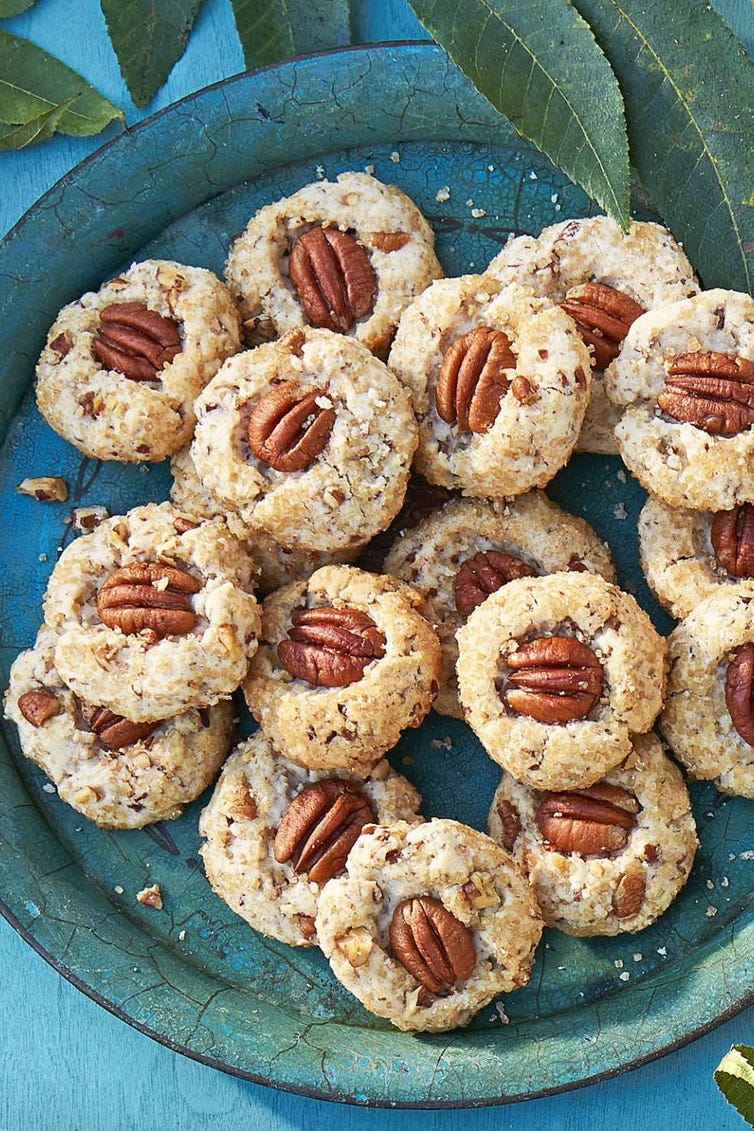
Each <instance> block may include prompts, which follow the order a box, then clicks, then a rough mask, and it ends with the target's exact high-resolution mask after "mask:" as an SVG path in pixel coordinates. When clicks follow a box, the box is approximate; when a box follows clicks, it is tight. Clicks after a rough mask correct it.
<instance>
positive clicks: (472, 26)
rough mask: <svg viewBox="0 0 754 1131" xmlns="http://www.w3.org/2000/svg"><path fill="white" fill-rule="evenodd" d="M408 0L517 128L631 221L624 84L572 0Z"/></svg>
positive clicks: (622, 218)
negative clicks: (618, 81)
mask: <svg viewBox="0 0 754 1131" xmlns="http://www.w3.org/2000/svg"><path fill="white" fill-rule="evenodd" d="M409 3H410V4H411V7H412V8H413V9H414V11H415V12H416V15H417V16H418V17H419V19H420V20H421V22H422V23H423V24H424V26H425V27H426V28H427V30H428V31H430V32H431V33H432V35H433V36H434V37H435V39H436V40H437V42H438V43H439V44H440V45H441V46H442V47H444V48H445V50H446V51H447V53H448V54H449V55H450V57H451V59H453V61H454V62H455V63H456V64H457V65H458V66H459V67H460V68H461V70H462V71H463V72H464V73H465V74H466V75H468V77H469V78H470V79H471V81H472V82H473V83H474V85H475V86H476V87H477V89H478V90H479V91H481V93H482V94H483V95H485V97H486V98H487V99H488V100H489V101H490V102H491V103H492V105H493V106H494V107H495V108H496V109H497V110H499V111H500V112H501V113H503V114H504V115H505V116H506V117H507V118H508V119H509V120H510V121H511V122H512V124H513V125H514V126H515V128H516V129H517V130H518V132H519V133H520V134H522V135H523V136H524V137H526V138H529V140H530V141H533V142H534V144H535V145H536V146H538V148H539V149H541V150H542V151H543V152H544V153H546V154H547V156H548V157H549V158H550V159H551V160H552V161H554V162H555V164H556V165H558V166H559V167H560V168H561V169H562V170H563V171H564V172H565V173H567V174H568V176H569V177H571V179H572V180H574V181H576V182H577V183H578V184H580V185H581V186H582V187H583V188H584V189H586V191H587V192H588V193H589V195H590V196H592V197H594V198H595V200H597V201H598V202H599V203H600V204H601V205H602V207H603V208H605V209H606V210H607V211H608V212H609V213H610V214H611V215H612V216H614V217H615V218H616V219H617V220H618V221H619V222H620V223H621V224H622V225H623V226H624V227H626V226H627V225H628V181H629V169H628V142H627V140H626V130H625V122H624V114H623V102H622V99H621V93H620V89H619V87H618V83H617V81H616V79H615V75H614V74H613V72H612V71H611V69H610V65H609V64H608V62H607V60H606V59H605V56H604V55H603V54H602V52H601V51H600V49H599V47H598V46H597V43H596V42H595V39H594V36H593V35H592V33H591V31H590V30H589V28H588V27H587V25H586V24H585V23H584V21H583V20H582V19H581V18H580V17H579V15H578V13H577V12H575V11H574V9H573V8H572V7H571V5H570V4H569V3H567V0H538V2H537V3H536V4H534V3H526V2H522V0H409ZM660 7H661V8H662V9H663V10H664V8H665V7H666V6H665V5H664V4H663V5H660Z"/></svg>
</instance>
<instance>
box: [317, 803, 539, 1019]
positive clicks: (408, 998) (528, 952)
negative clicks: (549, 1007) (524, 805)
mask: <svg viewBox="0 0 754 1131" xmlns="http://www.w3.org/2000/svg"><path fill="white" fill-rule="evenodd" d="M316 925H317V937H318V939H319V944H320V946H321V947H322V950H323V951H324V952H325V954H326V955H327V957H328V959H329V960H330V966H331V967H332V970H333V973H334V974H335V976H336V978H338V979H339V981H341V982H342V983H343V985H344V986H345V987H346V989H348V990H350V991H351V993H353V994H355V995H356V997H357V998H358V999H359V1001H361V1002H362V1004H363V1005H365V1006H366V1008H367V1009H369V1010H371V1011H372V1013H376V1014H378V1016H380V1017H387V1018H389V1019H390V1021H392V1023H393V1024H394V1025H395V1026H396V1027H397V1028H399V1029H403V1030H417V1031H424V1032H443V1031H445V1030H447V1029H452V1028H454V1027H456V1026H460V1025H465V1024H467V1023H468V1022H469V1021H470V1020H471V1018H472V1017H473V1015H474V1014H475V1013H476V1012H477V1011H478V1010H479V1009H481V1008H482V1006H484V1005H486V1004H487V1003H488V1002H490V1001H491V1000H492V998H493V997H495V995H496V994H499V993H509V992H511V991H512V990H515V989H517V988H518V987H520V986H524V985H526V983H527V982H528V981H529V977H530V971H531V965H532V962H533V959H534V951H535V948H536V946H537V943H538V942H539V938H540V935H541V932H542V921H541V918H540V914H539V910H538V908H537V905H536V902H535V899H534V895H533V893H532V889H531V888H530V886H529V884H528V883H527V881H526V880H525V878H524V876H523V874H522V872H521V870H520V868H519V866H518V865H517V864H516V863H515V862H514V861H513V860H512V858H511V857H510V855H509V854H508V853H507V852H505V851H504V850H503V849H502V848H500V846H499V845H498V844H496V843H495V842H494V841H493V840H491V839H490V838H489V837H487V836H485V835H484V834H483V833H479V832H477V831H476V830H474V829H470V828H467V827H466V826H465V825H461V824H459V823H458V822H457V821H449V820H432V821H428V822H426V823H425V824H421V825H415V826H414V827H413V828H411V827H409V826H408V825H407V824H405V823H400V824H396V825H393V826H392V827H384V826H377V827H376V828H374V829H371V830H367V831H366V832H365V833H364V835H363V836H362V837H361V838H360V839H359V840H358V841H357V843H356V845H355V846H354V848H353V849H352V850H351V854H350V856H349V858H348V863H347V865H346V874H345V875H344V876H342V877H340V878H339V879H334V880H332V881H331V882H330V883H329V884H327V886H326V888H325V889H324V891H323V892H322V895H321V897H320V902H319V911H318V914H317V919H316Z"/></svg>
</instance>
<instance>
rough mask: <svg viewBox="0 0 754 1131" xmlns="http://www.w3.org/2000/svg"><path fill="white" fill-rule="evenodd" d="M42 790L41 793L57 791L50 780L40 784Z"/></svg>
mask: <svg viewBox="0 0 754 1131" xmlns="http://www.w3.org/2000/svg"><path fill="white" fill-rule="evenodd" d="M42 791H43V793H57V790H56V789H55V786H54V785H53V784H52V782H51V781H46V782H45V783H44V785H43V786H42Z"/></svg>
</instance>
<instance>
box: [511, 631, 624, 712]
mask: <svg viewBox="0 0 754 1131" xmlns="http://www.w3.org/2000/svg"><path fill="white" fill-rule="evenodd" d="M508 666H509V667H510V668H511V669H512V671H511V674H510V675H509V676H508V688H507V689H506V691H505V702H506V703H507V704H508V706H509V707H511V708H512V709H513V710H514V711H518V712H519V713H520V714H522V715H528V716H529V717H530V718H532V719H536V720H537V721H538V722H540V723H567V722H570V721H571V720H572V719H583V718H584V717H585V716H586V715H588V714H589V712H590V711H591V709H592V707H594V705H595V703H596V702H597V701H598V699H599V697H600V695H601V694H602V683H603V673H602V665H601V664H600V662H599V660H598V659H597V657H596V656H595V654H594V652H593V651H592V649H591V648H589V647H588V646H587V645H586V644H582V643H581V642H580V641H579V640H576V639H575V638H574V637H572V636H542V637H539V638H537V639H536V640H530V641H529V642H528V643H527V644H522V645H521V646H520V647H519V648H518V649H517V650H516V651H515V652H513V653H511V655H510V656H509V657H508Z"/></svg>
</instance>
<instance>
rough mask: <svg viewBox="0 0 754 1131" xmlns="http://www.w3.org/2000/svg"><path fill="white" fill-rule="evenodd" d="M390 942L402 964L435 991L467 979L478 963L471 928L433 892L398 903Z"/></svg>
mask: <svg viewBox="0 0 754 1131" xmlns="http://www.w3.org/2000/svg"><path fill="white" fill-rule="evenodd" d="M390 946H391V948H392V951H393V955H394V957H395V958H396V959H397V960H398V961H399V962H400V964H401V966H403V967H404V968H405V969H406V970H408V972H409V974H411V975H412V977H414V978H416V980H417V982H420V983H421V985H422V986H424V988H425V989H426V990H428V991H429V992H430V993H433V994H438V993H440V992H441V991H443V990H445V991H448V990H452V989H453V988H454V987H455V985H456V983H457V982H464V981H466V979H467V978H470V977H471V975H472V973H473V971H474V967H475V965H476V953H475V950H474V939H473V936H472V934H471V931H470V930H469V928H468V927H466V926H465V925H464V924H463V923H461V922H460V920H458V919H456V917H455V915H453V914H452V913H451V912H450V911H448V909H447V908H446V907H445V906H444V905H443V904H442V903H441V902H440V900H439V899H435V898H434V896H431V895H420V896H415V897H414V898H413V899H405V900H404V901H403V902H402V903H399V904H398V906H397V907H396V909H395V911H394V912H393V918H392V920H391V923H390Z"/></svg>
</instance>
